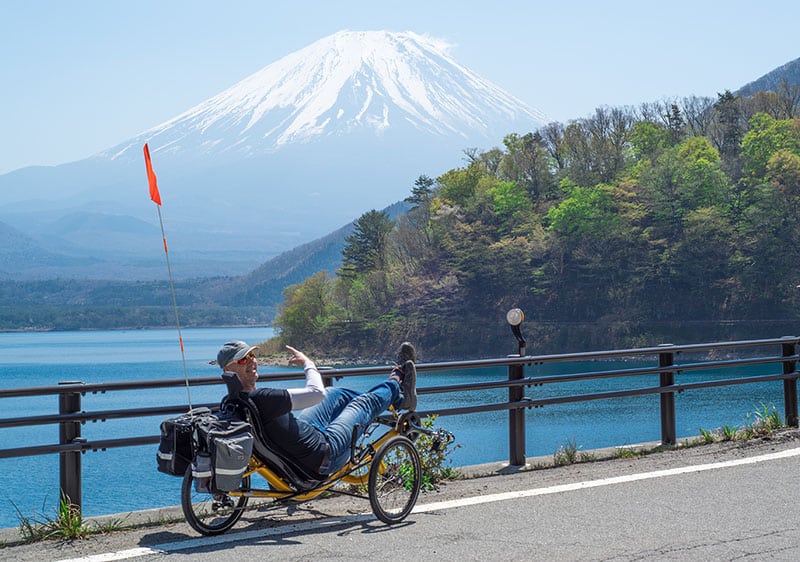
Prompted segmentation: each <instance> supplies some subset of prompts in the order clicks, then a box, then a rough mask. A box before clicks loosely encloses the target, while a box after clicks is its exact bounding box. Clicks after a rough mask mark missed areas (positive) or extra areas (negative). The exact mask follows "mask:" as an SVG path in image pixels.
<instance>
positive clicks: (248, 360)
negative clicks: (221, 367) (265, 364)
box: [225, 353, 258, 392]
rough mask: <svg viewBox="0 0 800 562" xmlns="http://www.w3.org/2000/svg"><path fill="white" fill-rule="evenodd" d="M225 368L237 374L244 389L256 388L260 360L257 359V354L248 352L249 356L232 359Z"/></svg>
mask: <svg viewBox="0 0 800 562" xmlns="http://www.w3.org/2000/svg"><path fill="white" fill-rule="evenodd" d="M225 370H226V371H230V372H232V373H236V376H237V377H239V380H240V381H241V382H242V390H243V391H245V392H252V391H254V390H255V389H256V381H257V380H258V362H257V361H256V356H255V355H253V354H252V353H248V354H247V356H245V357H243V358H242V359H239V360H238V361H231V362H230V363H228V364H227V365H226V366H225Z"/></svg>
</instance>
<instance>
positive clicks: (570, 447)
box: [553, 437, 581, 466]
mask: <svg viewBox="0 0 800 562" xmlns="http://www.w3.org/2000/svg"><path fill="white" fill-rule="evenodd" d="M580 448H581V446H580V445H578V444H577V441H576V439H575V438H574V437H573V438H572V439H567V441H566V443H564V444H563V445H561V446H560V447H559V448H558V449H556V452H555V453H553V464H555V465H556V466H565V465H568V464H575V463H576V462H578V459H579V456H578V452H579V451H580Z"/></svg>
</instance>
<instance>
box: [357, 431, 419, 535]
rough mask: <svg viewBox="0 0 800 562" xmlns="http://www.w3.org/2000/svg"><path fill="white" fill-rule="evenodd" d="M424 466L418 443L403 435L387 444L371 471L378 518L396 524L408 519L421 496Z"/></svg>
mask: <svg viewBox="0 0 800 562" xmlns="http://www.w3.org/2000/svg"><path fill="white" fill-rule="evenodd" d="M421 482H422V463H421V462H420V459H419V453H418V452H417V448H416V447H415V446H414V443H412V442H411V440H410V439H408V438H407V437H403V436H397V437H393V438H392V439H390V440H389V441H387V442H386V443H384V444H383V446H382V447H381V448H380V449H378V452H377V453H376V454H375V458H373V459H372V466H371V467H370V471H369V503H370V506H372V512H373V513H374V514H375V517H377V518H378V519H380V520H381V521H383V522H384V523H387V524H389V525H393V524H395V523H399V522H401V521H402V520H403V519H405V518H406V517H407V516H408V514H409V513H411V510H412V509H414V505H415V504H416V503H417V497H419V489H420V486H421Z"/></svg>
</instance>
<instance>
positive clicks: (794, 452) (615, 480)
mask: <svg viewBox="0 0 800 562" xmlns="http://www.w3.org/2000/svg"><path fill="white" fill-rule="evenodd" d="M798 455H800V448H798V449H789V450H786V451H781V452H779V453H769V454H767V455H760V456H757V457H749V458H746V459H736V460H732V461H724V462H717V463H709V464H697V465H693V466H683V467H680V468H670V469H666V470H656V471H653V472H642V473H639V474H628V475H626V476H613V477H611V478H601V479H599V480H588V481H586V482H574V483H572V484H559V485H557V486H550V487H548V488H534V489H533V490H520V491H519V492H503V493H501V494H490V495H487V496H481V497H474V498H463V499H459V500H450V501H444V502H436V503H429V504H427V505H419V506H416V507H415V508H414V511H413V512H412V513H424V512H426V511H438V510H441V509H451V508H453V507H461V506H465V505H479V504H482V503H489V502H498V501H505V500H513V499H517V498H529V497H532V496H544V495H547V494H560V493H562V492H572V491H575V490H585V489H588V488H597V487H599V486H610V485H612V484H623V483H625V482H636V481H638V480H650V479H652V478H663V477H665V476H676V475H678V474H689V473H692V472H703V471H706V470H715V469H719V468H730V467H733V466H742V465H746V464H755V463H759V462H766V461H772V460H777V459H786V458H789V457H796V456H798Z"/></svg>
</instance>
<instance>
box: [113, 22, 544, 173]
mask: <svg viewBox="0 0 800 562" xmlns="http://www.w3.org/2000/svg"><path fill="white" fill-rule="evenodd" d="M448 50H449V46H448V45H447V44H446V43H444V42H442V41H440V40H437V39H434V38H430V37H426V36H422V35H418V34H416V33H412V32H405V33H391V32H388V31H360V32H356V31H341V32H339V33H336V34H334V35H331V36H329V37H325V38H323V39H320V40H319V41H317V42H315V43H313V44H311V45H309V46H308V47H305V48H304V49H301V50H299V51H296V52H294V53H292V54H290V55H287V56H286V57H284V58H282V59H280V60H278V61H276V62H274V63H272V64H270V65H269V66H267V67H265V68H263V69H262V70H260V71H258V72H256V73H255V74H253V75H251V76H249V77H248V78H245V79H244V80H242V81H241V82H239V83H238V84H236V85H234V86H232V87H231V88H229V89H227V90H225V91H224V92H222V93H220V94H218V95H216V96H214V97H213V98H211V99H209V100H207V101H204V102H203V103H200V104H198V105H197V106H195V107H193V108H191V109H189V110H188V111H186V112H184V113H183V114H181V115H179V116H177V117H175V118H174V119H171V120H169V121H167V122H165V123H162V124H161V125H158V126H156V127H153V128H152V129H149V130H147V131H145V132H144V133H142V134H141V135H139V136H137V137H136V138H134V139H132V140H131V141H130V142H127V143H123V144H122V145H120V146H117V147H114V148H112V149H110V150H108V151H105V152H103V153H102V155H103V156H107V157H111V158H118V157H121V156H123V155H126V154H130V153H131V152H132V153H133V154H134V155H135V157H136V158H139V157H140V152H141V145H142V144H143V142H145V141H147V142H150V145H151V146H152V147H153V148H154V149H155V150H156V151H161V152H165V153H174V154H178V153H187V152H188V153H192V154H194V155H204V156H208V155H220V154H226V153H228V154H229V153H235V154H237V155H240V156H245V157H248V156H253V155H257V154H264V153H269V152H272V151H275V150H278V149H280V148H281V147H284V146H286V145H290V144H294V143H308V142H312V141H315V140H319V139H320V138H322V137H332V136H333V137H335V136H342V135H348V134H350V133H353V132H354V131H358V130H366V131H370V132H372V133H374V134H376V135H382V134H384V133H386V132H387V131H389V130H390V129H402V128H404V127H412V128H413V129H414V130H415V131H416V132H417V133H418V134H421V135H434V136H455V137H457V138H461V139H463V140H465V141H467V140H472V141H475V140H483V141H484V142H491V143H497V142H498V141H499V140H500V139H502V136H503V135H505V134H507V133H509V132H512V131H517V130H519V127H522V129H523V130H525V131H528V130H530V129H531V128H532V127H534V126H536V125H537V124H543V123H544V121H545V117H544V115H543V114H541V113H540V112H538V111H536V110H533V109H530V108H528V107H526V106H525V104H524V103H522V102H521V101H519V100H518V99H516V98H514V97H513V96H511V95H510V94H508V93H506V92H505V91H503V90H502V89H501V88H499V87H498V86H496V85H494V84H492V83H491V82H489V81H488V80H485V79H483V78H481V77H480V76H478V75H477V74H475V73H474V72H472V71H470V70H469V69H467V68H465V67H464V66H462V65H460V64H459V63H458V62H457V61H456V60H455V59H453V58H452V57H451V56H450V55H449V54H448Z"/></svg>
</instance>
